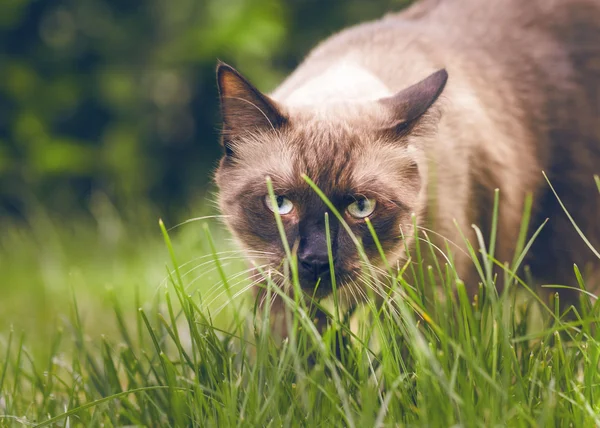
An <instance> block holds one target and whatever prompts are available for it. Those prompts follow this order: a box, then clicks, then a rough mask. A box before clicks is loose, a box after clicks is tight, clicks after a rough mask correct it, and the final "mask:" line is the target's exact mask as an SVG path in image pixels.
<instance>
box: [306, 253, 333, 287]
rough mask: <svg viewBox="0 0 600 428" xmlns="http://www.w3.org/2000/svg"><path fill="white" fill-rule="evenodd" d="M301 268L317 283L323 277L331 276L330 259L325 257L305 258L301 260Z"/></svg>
mask: <svg viewBox="0 0 600 428" xmlns="http://www.w3.org/2000/svg"><path fill="white" fill-rule="evenodd" d="M299 262H300V263H299V265H300V268H301V269H302V270H303V271H304V272H305V273H307V274H309V275H310V276H312V278H313V279H314V280H315V281H316V280H317V279H319V278H320V277H322V276H325V275H327V274H329V258H328V257H327V256H325V257H315V256H312V257H303V258H301V259H300V260H299Z"/></svg>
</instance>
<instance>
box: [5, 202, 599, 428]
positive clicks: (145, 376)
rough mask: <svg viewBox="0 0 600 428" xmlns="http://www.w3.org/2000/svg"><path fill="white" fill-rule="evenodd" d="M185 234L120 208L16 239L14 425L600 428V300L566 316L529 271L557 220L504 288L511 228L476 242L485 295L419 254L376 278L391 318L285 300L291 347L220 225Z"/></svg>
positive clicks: (12, 265)
mask: <svg viewBox="0 0 600 428" xmlns="http://www.w3.org/2000/svg"><path fill="white" fill-rule="evenodd" d="M172 226H174V225H167V226H164V225H162V224H161V225H159V222H158V219H153V218H152V215H147V216H145V217H144V220H143V221H142V220H140V219H137V220H136V217H132V218H128V219H122V218H120V217H119V216H118V215H116V213H114V212H111V211H103V214H102V215H99V216H98V217H97V220H96V221H93V222H91V221H83V220H82V221H80V222H78V221H72V222H69V223H67V222H61V221H57V220H56V219H51V218H49V217H47V216H44V215H38V216H36V217H35V218H32V219H31V220H30V221H29V222H28V224H19V225H17V224H15V225H10V227H3V229H2V231H0V272H1V276H0V278H1V283H0V291H1V293H2V302H1V307H0V309H1V311H0V321H1V322H2V323H1V329H0V425H1V426H22V425H25V426H30V425H31V426H86V427H94V426H149V427H150V426H153V427H154V426H177V427H179V426H186V427H191V426H194V427H195V426H198V427H205V426H307V427H313V426H350V427H370V426H482V427H483V426H485V427H488V426H577V427H579V426H581V427H584V426H594V425H599V424H600V372H599V370H598V363H599V359H600V333H599V332H598V329H597V328H596V326H595V324H596V322H597V320H598V318H599V316H600V309H599V308H600V305H598V304H596V299H595V297H593V296H590V295H588V294H586V293H583V292H582V293H581V299H580V300H581V302H580V305H579V306H578V308H577V309H576V310H573V309H571V310H569V311H568V312H569V313H568V314H564V313H562V312H561V311H560V309H559V303H560V302H559V301H558V300H557V299H556V298H555V297H554V295H553V294H552V293H550V295H549V296H546V297H543V298H542V297H538V296H537V295H536V294H534V293H532V292H530V291H529V287H528V286H527V284H526V283H525V282H524V281H523V280H522V279H521V278H518V277H515V275H514V274H513V271H514V270H515V269H516V267H517V266H518V265H519V264H520V263H521V258H520V257H519V256H520V255H521V254H522V253H524V252H526V251H527V248H528V245H529V243H530V242H531V239H532V238H534V237H535V232H536V230H537V228H538V227H539V226H540V225H530V227H529V231H528V232H527V233H526V232H525V228H523V233H522V239H521V241H520V243H519V247H520V252H519V254H518V255H517V257H515V260H514V261H513V263H512V264H511V265H510V266H508V268H507V270H506V272H505V273H504V274H502V275H500V276H498V277H494V276H493V275H492V274H491V272H492V267H493V264H494V260H493V254H492V252H491V249H492V248H493V245H490V242H492V243H493V241H494V234H495V228H492V230H493V232H492V236H490V237H483V236H482V237H481V241H480V242H479V243H473V248H472V255H473V258H474V260H475V263H478V265H479V266H478V267H479V269H480V270H481V277H482V283H481V286H480V292H479V293H478V294H477V295H476V296H475V297H474V298H470V297H468V296H467V293H466V292H465V287H464V284H462V282H460V280H457V279H456V275H455V272H454V271H453V269H452V267H451V265H434V266H426V265H425V264H423V263H421V262H420V259H419V257H418V255H417V256H416V258H415V260H414V261H413V262H414V263H411V264H410V266H408V265H407V266H405V267H400V269H399V270H398V269H390V274H389V276H388V277H387V278H386V279H385V280H383V281H385V283H383V282H381V283H378V282H377V280H375V279H373V278H370V279H369V278H367V280H370V281H373V282H372V283H371V285H378V286H381V287H383V289H384V290H386V292H385V293H384V296H382V299H383V303H382V305H381V306H377V307H376V306H374V305H365V306H364V307H361V308H360V309H359V310H358V311H357V312H356V313H355V314H353V316H352V317H350V316H347V315H348V314H346V313H345V312H344V310H343V308H339V307H338V306H337V305H335V304H333V305H330V306H327V307H323V308H322V309H323V310H328V311H329V315H330V326H329V328H328V329H326V330H325V331H322V332H320V331H318V330H317V329H316V328H315V327H314V324H313V322H312V317H313V311H314V310H315V307H316V306H317V305H318V304H317V303H315V302H313V303H309V304H307V303H305V302H304V301H301V300H300V301H298V300H294V299H290V298H287V297H285V296H280V298H282V299H284V301H285V302H286V307H287V310H288V312H289V314H290V315H291V316H290V317H289V318H288V322H287V324H286V329H287V331H288V337H287V339H285V340H283V341H281V340H277V339H276V338H274V337H273V335H272V334H271V333H270V329H269V327H268V325H269V322H270V320H269V312H268V310H267V307H266V306H265V307H260V306H257V305H255V304H254V303H255V302H254V300H253V298H252V293H250V292H249V290H248V288H249V286H250V285H251V278H250V279H249V278H248V274H247V271H246V269H247V265H246V264H245V263H244V262H243V255H242V254H240V253H239V252H237V251H236V250H235V248H234V246H233V245H232V244H231V243H230V242H229V238H228V235H227V233H226V232H225V231H224V230H223V229H222V228H221V227H220V225H219V223H218V221H217V220H216V219H214V218H200V219H197V220H194V221H190V222H188V223H186V224H183V225H180V226H178V227H175V228H173V227H172ZM169 227H171V228H169ZM480 244H483V245H480ZM425 251H432V248H431V247H430V246H429V245H428V244H427V242H423V243H422V244H420V252H425ZM481 251H483V253H484V257H483V258H481V262H479V261H478V260H480V259H478V258H477V257H476V255H477V254H478V252H481ZM417 253H418V252H417ZM289 269H290V270H291V271H292V272H294V263H293V258H292V260H291V263H290V264H289ZM404 269H415V270H416V271H415V272H414V273H415V274H416V276H417V277H418V278H420V279H419V280H418V281H416V283H415V284H408V283H407V282H406V281H405V279H404V275H403V272H404ZM576 275H577V271H576V269H575V271H574V277H576ZM500 281H503V283H504V284H506V285H507V287H506V288H505V290H504V291H503V293H501V294H500V295H498V294H497V293H496V292H495V291H494V290H495V282H500ZM263 286H264V287H266V288H267V292H268V293H271V294H280V293H281V292H280V291H279V289H278V288H277V287H275V286H273V284H271V283H269V282H268V281H267V283H266V284H265V285H263ZM580 286H581V287H584V286H585V284H583V281H582V280H581V281H580ZM433 287H435V288H436V289H437V290H439V293H430V292H428V290H431V289H432V288H433ZM548 297H549V298H548Z"/></svg>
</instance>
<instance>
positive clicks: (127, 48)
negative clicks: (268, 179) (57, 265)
mask: <svg viewBox="0 0 600 428" xmlns="http://www.w3.org/2000/svg"><path fill="white" fill-rule="evenodd" d="M404 3H405V1H403V0H395V1H394V0H369V1H364V0H345V1H342V0H328V1H324V0H173V1H166V0H145V1H141V2H140V1H133V0H54V1H50V0H0V76H1V78H0V216H6V215H9V216H13V217H14V216H19V217H20V216H27V215H28V211H29V210H30V209H31V208H30V207H31V206H40V205H41V206H43V207H45V208H47V209H49V210H50V211H52V212H56V213H59V214H62V215H71V214H73V213H74V212H76V211H80V210H82V209H88V208H89V207H90V203H91V202H92V201H93V200H94V195H95V194H103V195H107V196H108V198H109V199H110V200H111V201H112V203H114V204H115V205H116V206H117V207H118V209H119V210H127V209H129V208H131V207H134V206H135V205H136V204H138V203H141V202H147V201H152V203H153V204H154V205H155V206H156V207H158V209H159V210H160V212H161V214H162V215H169V214H170V215H177V213H178V212H180V209H181V207H184V206H186V205H189V204H190V203H191V202H192V201H194V200H202V199H203V198H204V197H205V196H209V194H208V193H207V188H208V187H207V185H208V184H209V183H210V176H211V172H212V169H213V168H214V167H215V164H216V161H217V159H218V157H219V154H220V148H219V146H218V143H217V134H218V132H217V130H218V123H219V117H218V100H217V92H216V87H215V82H214V67H215V63H216V60H217V58H219V59H222V60H224V61H226V62H229V63H231V64H232V65H234V66H235V67H237V68H238V69H240V70H241V71H242V72H243V73H244V74H246V75H247V76H248V77H249V78H250V79H251V80H253V81H254V82H255V84H256V85H257V86H258V87H259V88H261V89H263V90H270V89H273V88H274V87H275V85H276V84H277V83H278V82H279V81H280V80H281V79H282V78H283V77H284V76H285V74H286V73H288V72H289V71H290V70H291V69H293V67H294V66H295V65H297V64H298V62H299V61H300V60H301V59H302V57H303V56H304V55H305V54H306V53H307V52H308V50H309V49H310V48H311V47H312V46H314V45H315V44H316V43H317V42H318V41H319V40H321V39H323V38H325V37H327V36H328V35H330V34H332V33H333V32H335V31H337V30H339V29H341V28H343V27H345V26H348V25H351V24H354V23H356V22H360V21H364V20H367V19H373V18H377V17H379V16H381V15H383V14H384V13H385V12H386V11H389V10H394V9H399V8H400V7H401V6H402V5H403V4H404Z"/></svg>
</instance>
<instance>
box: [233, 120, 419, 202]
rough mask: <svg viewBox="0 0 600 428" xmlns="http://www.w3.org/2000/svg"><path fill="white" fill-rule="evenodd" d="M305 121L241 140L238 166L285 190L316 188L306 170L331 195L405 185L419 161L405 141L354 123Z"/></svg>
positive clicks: (259, 178)
mask: <svg viewBox="0 0 600 428" xmlns="http://www.w3.org/2000/svg"><path fill="white" fill-rule="evenodd" d="M305 125H307V124H303V125H302V126H296V127H294V126H293V124H292V125H291V126H290V127H289V128H288V129H284V130H281V131H278V132H271V133H265V134H262V135H255V136H252V137H251V138H250V140H248V141H245V142H244V143H243V144H240V147H239V151H238V159H239V160H238V167H239V168H243V169H244V170H245V171H246V172H247V173H248V174H250V175H252V176H254V177H255V179H256V180H264V177H265V176H270V177H271V178H272V180H273V184H274V186H275V188H277V189H280V190H282V191H296V192H298V191H311V190H310V187H309V186H308V184H307V183H306V181H305V180H304V179H303V178H302V176H303V175H306V176H308V177H309V178H310V179H311V180H313V181H314V182H315V183H316V185H317V186H318V187H319V188H320V189H321V190H323V191H324V192H325V194H327V195H328V196H329V195H334V194H339V193H356V192H361V191H364V190H365V189H366V190H369V189H374V188H376V187H377V185H378V183H379V184H381V183H391V182H394V183H398V184H402V181H403V180H404V179H405V178H406V171H407V170H411V169H412V168H413V166H414V164H415V159H414V156H412V155H411V153H410V151H408V150H407V148H406V146H404V145H401V144H396V143H394V142H391V141H385V140H383V139H382V138H381V137H380V136H378V135H377V134H375V133H372V132H369V131H366V130H364V129H363V130H356V129H354V127H353V126H352V124H349V123H337V124H336V123H335V122H334V121H328V123H318V122H317V121H314V122H313V123H312V124H311V125H310V126H305Z"/></svg>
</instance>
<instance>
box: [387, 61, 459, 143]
mask: <svg viewBox="0 0 600 428" xmlns="http://www.w3.org/2000/svg"><path fill="white" fill-rule="evenodd" d="M447 81H448V72H447V71H446V70H445V69H441V70H438V71H436V72H435V73H433V74H432V75H430V76H429V77H426V78H425V79H423V80H421V81H420V82H418V83H415V84H414V85H412V86H410V87H408V88H406V89H404V90H402V91H400V92H398V93H397V94H396V95H393V96H391V97H388V98H383V99H381V100H379V102H380V103H382V104H383V105H385V106H386V107H387V108H389V109H391V110H392V113H393V115H394V118H395V124H394V127H395V128H397V129H398V131H399V132H404V131H406V130H408V129H410V128H412V125H413V124H414V123H415V122H416V121H417V119H419V118H420V117H421V116H422V115H423V114H424V113H425V112H426V111H427V110H428V109H429V108H430V107H431V106H432V105H433V103H435V101H436V100H437V99H438V97H439V96H440V94H441V93H442V91H443V90H444V87H445V86H446V82H447Z"/></svg>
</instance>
